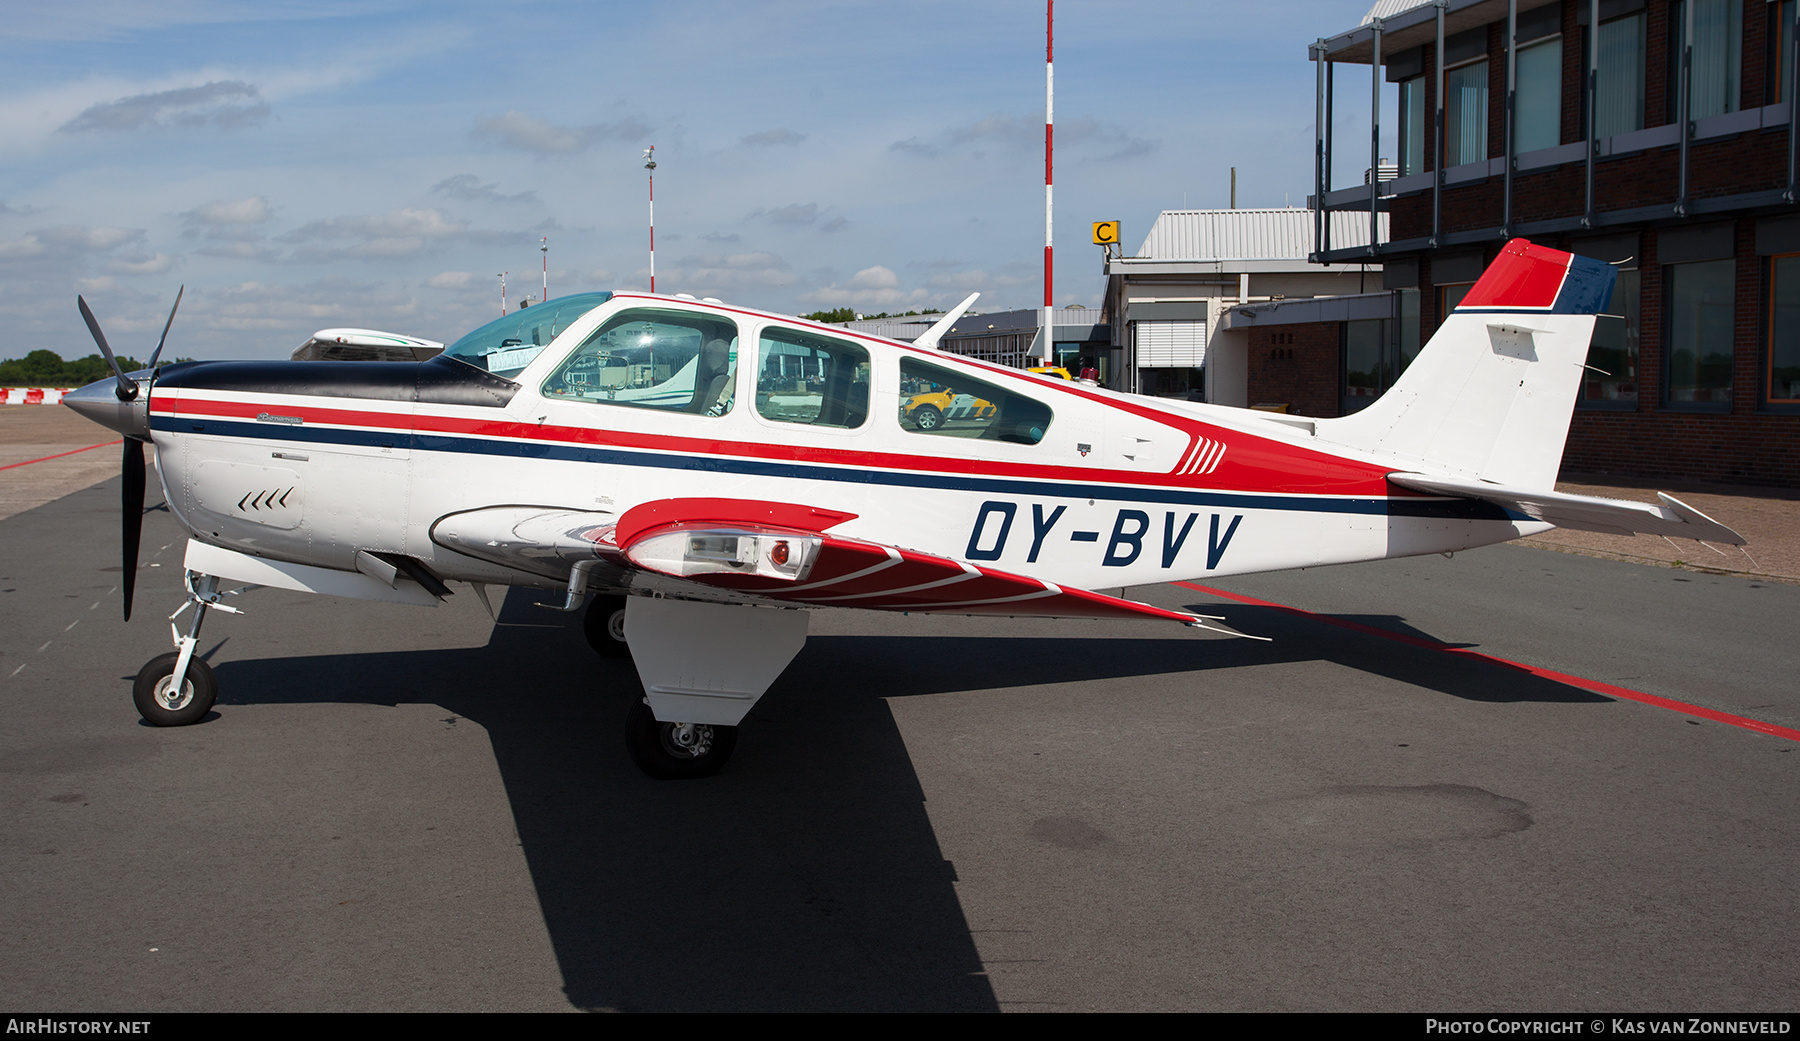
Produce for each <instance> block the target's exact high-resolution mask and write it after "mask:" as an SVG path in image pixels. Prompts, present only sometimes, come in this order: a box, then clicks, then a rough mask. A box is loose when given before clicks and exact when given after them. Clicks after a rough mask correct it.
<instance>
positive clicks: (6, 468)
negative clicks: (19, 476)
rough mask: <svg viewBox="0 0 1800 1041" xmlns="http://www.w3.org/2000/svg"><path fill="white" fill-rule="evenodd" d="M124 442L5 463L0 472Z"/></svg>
mask: <svg viewBox="0 0 1800 1041" xmlns="http://www.w3.org/2000/svg"><path fill="white" fill-rule="evenodd" d="M124 440H125V439H124V438H122V437H121V438H119V440H118V441H102V442H100V443H99V444H97V445H89V446H87V447H86V448H71V449H69V450H68V451H67V452H58V453H56V454H55V455H47V456H45V457H43V458H42V459H27V460H25V461H24V462H22V463H7V464H6V465H5V466H0V470H11V469H12V468H13V467H15V466H30V465H31V464H32V463H47V462H49V461H50V460H52V459H61V458H62V457H63V456H65V455H74V454H75V453H76V452H91V451H93V450H94V449H96V448H105V447H106V446H107V445H116V444H118V443H119V442H121V441H124Z"/></svg>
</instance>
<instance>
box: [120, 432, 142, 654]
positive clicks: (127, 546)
mask: <svg viewBox="0 0 1800 1041" xmlns="http://www.w3.org/2000/svg"><path fill="white" fill-rule="evenodd" d="M120 471H121V473H120V476H121V477H123V478H124V480H123V481H122V482H121V483H120V485H119V513H120V520H121V522H122V523H121V524H120V531H119V551H120V555H119V564H120V566H121V567H122V569H123V574H124V582H123V583H121V586H120V588H121V589H122V590H123V591H124V593H125V620H126V621H127V622H129V621H131V594H132V593H133V591H135V590H136V589H137V567H138V542H139V540H140V538H141V537H142V535H143V531H144V443H143V442H142V441H138V440H134V439H132V438H129V437H128V438H126V439H125V457H124V459H123V460H122V461H121V462H120Z"/></svg>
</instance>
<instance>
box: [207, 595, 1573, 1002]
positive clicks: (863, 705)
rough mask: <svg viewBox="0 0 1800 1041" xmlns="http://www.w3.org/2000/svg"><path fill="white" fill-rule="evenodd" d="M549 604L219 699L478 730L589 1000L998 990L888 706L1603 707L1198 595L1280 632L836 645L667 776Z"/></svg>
mask: <svg viewBox="0 0 1800 1041" xmlns="http://www.w3.org/2000/svg"><path fill="white" fill-rule="evenodd" d="M540 597H541V594H539V593H536V592H535V591H531V590H522V589H521V590H514V591H512V593H511V594H510V595H509V596H508V597H507V599H506V601H505V605H504V607H503V608H502V611H501V617H500V621H499V623H498V624H496V625H495V627H494V630H493V634H492V636H491V638H490V640H489V643H488V645H487V646H486V647H480V648H468V649H463V650H449V651H445V650H433V651H402V652H382V653H370V654H355V655H340V656H332V657H319V658H310V659H306V661H305V664H304V666H303V667H298V668H297V667H296V662H295V659H292V658H271V659H263V660H249V661H229V662H225V663H222V664H220V665H218V672H219V677H220V681H221V687H222V689H223V691H224V694H223V696H222V697H221V701H220V704H221V705H222V706H224V707H227V708H229V706H231V705H246V704H277V703H285V704H297V703H309V702H317V701H322V700H329V701H336V702H344V701H348V702H361V703H370V704H397V703H402V702H430V703H433V704H438V705H442V706H443V707H444V708H445V709H446V710H448V711H450V712H452V713H455V714H457V715H459V716H462V717H464V718H467V719H469V720H471V721H473V722H476V723H479V724H480V725H481V726H483V727H484V728H485V729H486V730H487V732H488V734H489V736H490V739H491V741H492V743H493V748H494V754H495V758H496V762H497V764H498V766H499V769H500V772H501V775H502V777H503V778H504V781H505V784H506V789H507V793H508V798H509V801H510V803H511V808H512V812H513V815H514V819H515V821H516V824H517V827H518V831H519V836H520V839H521V840H522V846H523V850H524V853H525V856H526V860H527V863H528V865H529V867H530V870H531V872H532V877H533V880H534V883H535V885H536V888H537V891H538V898H539V901H540V904H541V906H542V907H543V910H544V917H545V921H546V923H547V925H548V929H549V934H550V937H551V940H552V942H553V944H554V946H555V952H556V956H557V958H558V960H559V964H560V967H561V969H562V973H563V977H564V987H565V991H566V993H567V994H568V997H569V999H570V1001H571V1002H572V1003H574V1004H575V1005H576V1006H577V1007H581V1008H619V1009H758V1008H769V1009H776V1008H781V1009H820V1010H827V1009H919V1010H925V1009H943V1010H951V1009H971V1010H972V1009H994V1008H996V1007H997V1003H996V1000H995V997H994V994H993V991H992V989H991V988H990V987H989V985H988V982H987V980H986V978H985V976H984V975H983V968H982V964H981V960H980V957H979V954H978V952H977V950H976V948H975V944H974V941H973V939H972V937H971V934H970V931H969V926H968V923H967V921H966V920H965V918H964V916H963V912H962V908H961V905H960V904H959V902H958V900H957V896H956V892H955V889H954V887H953V886H952V884H951V883H952V882H954V881H955V874H954V868H953V866H952V865H950V864H949V863H947V862H946V861H945V860H944V859H943V856H942V852H941V850H940V848H939V846H938V844H937V840H936V837H935V835H934V833H933V831H932V828H931V824H930V821H929V819H928V817H927V816H926V814H925V810H924V805H923V803H924V792H923V790H922V788H921V786H920V783H919V780H918V777H917V775H916V773H915V772H914V770H913V767H912V763H911V759H910V758H909V756H908V753H907V750H906V747H905V744H904V742H903V740H902V738H901V735H900V731H899V728H898V726H897V725H896V723H895V720H894V717H893V715H892V713H891V712H890V711H889V709H888V707H887V703H886V701H885V700H884V699H886V698H893V697H907V696H916V695H922V694H933V693H945V692H952V691H968V690H981V689H989V688H1002V687H1021V686H1031V685H1037V684H1052V683H1069V682H1079V681H1084V680H1094V679H1107V678H1119V677H1129V676H1141V675H1162V674H1171V673H1182V672H1189V673H1192V672H1204V671H1211V670H1218V669H1232V668H1239V667H1246V666H1252V665H1268V664H1274V663H1282V662H1294V661H1315V660H1329V661H1334V662H1338V663H1340V664H1342V665H1344V666H1345V667H1347V668H1353V669H1360V670H1363V671H1366V672H1370V673H1374V674H1377V675H1381V676H1384V677H1387V678H1390V679H1393V680H1396V681H1399V682H1402V683H1406V684H1410V685H1413V686H1416V687H1421V688H1425V689H1430V690H1434V691H1439V692H1442V693H1445V694H1450V695H1452V696H1455V697H1458V698H1466V699H1471V700H1478V701H1489V702H1514V701H1540V702H1574V701H1602V702H1603V701H1607V700H1609V699H1607V698H1604V697H1601V696H1599V695H1595V694H1591V693H1589V692H1586V691H1581V690H1577V689H1575V688H1571V687H1567V686H1564V685H1562V684H1559V683H1555V682H1553V681H1549V680H1545V679H1541V678H1538V677H1536V676H1533V675H1531V674H1529V673H1525V672H1522V671H1515V670H1509V669H1506V668H1502V667H1497V666H1496V665H1494V664H1492V663H1489V662H1485V661H1479V660H1470V659H1467V658H1460V657H1458V656H1455V655H1449V654H1443V653H1441V652H1438V651H1435V650H1430V649H1426V648H1419V647H1410V646H1405V645H1402V644H1396V643H1393V642H1391V641H1387V640H1382V639H1379V638H1376V637H1372V636H1370V635H1367V634H1364V633H1357V632H1351V631H1346V630H1343V629H1338V628H1335V627H1331V626H1327V625H1321V624H1319V623H1318V622H1316V621H1312V620H1308V619H1305V618H1299V617H1295V616H1293V615H1291V614H1288V613H1286V612H1282V611H1278V610H1274V609H1268V608H1255V607H1246V606H1244V605H1239V604H1232V605H1225V606H1224V607H1223V609H1220V605H1199V606H1200V607H1201V608H1202V609H1208V608H1210V609H1213V610H1214V611H1215V613H1224V614H1228V616H1229V617H1230V619H1231V622H1232V624H1234V625H1237V626H1239V627H1241V628H1242V629H1243V630H1244V631H1247V632H1254V633H1258V634H1261V635H1268V636H1272V637H1274V638H1275V642H1274V643H1272V644H1271V643H1260V642H1253V641H1247V640H1195V639H1192V638H1186V637H1176V638H1172V639H1133V638H1113V639H1104V638H1100V639H1050V638H1021V639H1004V640H1001V641H996V640H995V639H991V638H972V637H916V636H914V637H880V636H875V637H865V636H821V637H815V638H814V639H813V640H811V641H810V642H809V643H808V646H807V649H806V651H805V652H804V653H802V654H801V656H800V657H799V658H798V659H797V660H796V661H795V662H794V664H793V665H792V666H791V667H790V668H789V669H788V672H787V673H786V674H785V675H784V676H783V677H782V679H781V680H779V681H778V683H777V685H776V687H775V688H774V689H773V690H772V691H771V695H772V696H771V697H769V698H768V699H767V700H766V701H765V702H764V703H763V704H762V705H759V706H758V708H757V710H756V711H755V712H754V713H753V714H752V716H751V718H750V721H749V725H750V727H751V728H752V732H753V736H750V737H748V738H747V740H746V741H745V743H744V746H743V747H742V748H741V749H740V750H739V752H738V758H737V762H736V763H734V767H736V768H735V769H733V768H728V769H727V770H726V771H725V773H724V774H722V775H720V776H719V777H716V778H712V779H709V780H705V781H697V782H686V783H670V782H653V781H650V780H647V779H645V778H644V777H642V776H641V775H639V774H638V773H637V771H636V769H635V768H634V767H632V765H631V764H630V762H629V760H628V758H627V757H626V756H625V755H624V736H623V723H624V711H625V707H626V705H627V704H628V703H629V699H630V698H632V697H635V696H637V693H638V691H639V689H640V688H639V687H638V681H637V676H636V674H635V672H634V671H633V670H632V667H631V665H630V663H629V662H628V661H623V662H620V661H605V660H602V659H599V658H597V657H596V656H594V655H593V654H592V652H591V651H589V650H588V649H587V647H586V645H585V644H584V643H583V642H582V638H581V635H580V632H579V625H578V624H577V618H576V617H575V616H553V617H552V618H551V619H550V620H549V621H546V620H545V618H546V612H543V611H542V610H539V609H537V608H534V607H531V606H530V605H531V603H532V602H533V601H535V600H537V599H539V598H540ZM1361 620H1362V621H1365V622H1367V623H1368V624H1373V625H1377V626H1382V627H1386V628H1390V629H1395V628H1397V629H1398V631H1402V632H1409V630H1407V629H1406V627H1405V626H1404V624H1403V623H1400V622H1399V621H1398V620H1397V619H1395V618H1392V617H1380V618H1373V619H1361ZM996 642H1001V643H1004V645H1005V647H1004V650H1005V653H1000V654H997V653H995V651H996ZM920 661H929V662H931V667H930V668H920V667H918V663H919V662H920ZM846 677H851V678H852V679H851V680H850V681H848V682H847V681H846ZM321 691H326V692H329V693H328V694H321V693H320V692H321ZM365 694H366V696H364V695H365ZM759 760H760V761H762V762H765V763H767V762H775V763H779V764H780V768H779V769H756V768H753V767H752V764H754V763H755V762H757V761H759ZM746 767H751V768H746Z"/></svg>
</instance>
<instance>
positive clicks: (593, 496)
mask: <svg viewBox="0 0 1800 1041" xmlns="http://www.w3.org/2000/svg"><path fill="white" fill-rule="evenodd" d="M555 304H556V301H551V302H550V305H539V307H540V308H543V307H546V306H554V305H555ZM572 309H573V308H571V310H572ZM534 310H536V309H535V308H534ZM546 321H548V319H546ZM497 324H498V323H497ZM545 329H546V330H548V331H547V332H544V333H542V334H541V336H540V338H541V339H543V340H545V341H546V342H543V343H541V344H540V343H529V342H521V338H518V337H515V338H509V339H505V340H503V341H501V342H500V343H499V345H497V346H493V345H490V346H488V347H482V346H480V345H477V346H476V347H474V348H469V349H466V350H465V351H464V353H463V354H462V356H461V360H459V358H458V356H457V349H458V347H459V346H460V345H462V343H463V341H459V342H458V344H457V345H452V348H451V349H450V350H449V351H447V352H446V354H445V355H444V356H441V357H439V358H436V359H433V360H431V361H428V362H423V363H378V362H362V363H323V362H212V363H200V364H194V365H186V366H181V367H179V368H172V369H171V370H169V371H168V372H166V373H164V374H163V375H161V376H160V377H159V378H158V380H157V382H156V383H155V385H154V387H153V389H152V391H151V394H150V401H149V427H150V433H151V438H152V441H153V443H154V445H155V459H156V465H157V471H158V473H159V475H160V477H161V480H162V484H163V489H164V492H165V495H166V497H167V500H168V502H169V506H170V508H171V510H172V511H173V512H174V513H175V515H176V516H177V517H178V518H179V519H180V521H181V522H182V523H183V524H184V525H185V526H186V527H187V528H188V529H189V530H190V531H192V532H193V533H194V535H195V536H196V537H197V538H199V539H200V540H202V541H205V542H209V543H213V544H216V545H220V546H224V547H227V548H230V549H234V550H238V551H241V552H244V553H249V554H252V555H256V556H262V557H266V558H270V559H275V560H282V561H288V562H292V563H300V564H310V565H315V566H322V567H329V568H337V569H342V570H354V569H355V567H356V563H355V561H356V556H357V553H358V552H359V551H365V550H366V551H369V552H373V553H386V554H399V555H403V556H408V557H412V558H415V559H418V560H420V561H423V562H424V563H425V564H426V565H427V566H428V567H429V568H430V569H431V570H432V571H433V572H434V573H435V574H436V575H438V576H439V577H441V578H444V579H460V580H466V581H473V582H490V583H517V584H536V585H545V586H550V585H559V584H561V579H559V578H557V577H555V576H551V575H546V574H542V573H530V572H524V571H518V570H514V569H511V568H506V567H503V566H500V565H499V564H496V563H493V562H490V561H484V560H480V559H476V558H473V557H470V556H467V555H465V554H462V553H458V552H455V551H453V550H451V549H449V548H446V547H445V546H443V545H440V544H438V543H437V542H435V541H433V538H432V527H433V525H434V524H435V523H436V522H437V521H438V520H439V519H440V518H443V517H445V516H447V515H451V514H456V513H460V512H464V511H469V510H476V509H483V508H488V507H494V506H501V505H522V506H543V507H549V508H555V509H565V510H574V511H582V512H589V513H596V514H608V515H613V516H617V515H620V514H623V513H624V512H625V511H626V510H628V509H630V508H632V507H633V506H637V505H640V504H643V503H647V502H652V501H656V500H663V499H672V498H724V499H748V500H761V501H769V502H785V503H795V504H802V505H806V506H812V507H817V508H820V509H827V510H832V511H838V512H841V513H846V514H853V515H854V519H852V520H849V521H846V522H844V523H842V524H841V525H839V526H838V527H836V528H834V529H833V531H834V533H836V534H841V535H845V536H849V537H853V538H862V539H868V540H870V541H873V542H879V543H883V544H887V545H894V546H900V547H906V548H911V549H917V550H920V551H923V552H927V553H933V554H937V555H941V556H945V557H950V558H955V559H959V560H968V561H972V562H977V563H979V564H981V565H982V566H985V567H991V568H995V569H999V570H1004V571H1009V572H1015V573H1019V574H1026V575H1031V576H1034V577H1037V578H1040V579H1043V580H1046V581H1051V582H1056V583H1061V584H1068V585H1075V586H1080V587H1084V588H1109V587H1120V586H1132V585H1142V584H1150V583H1156V582H1166V581H1172V580H1178V579H1190V580H1191V579H1199V578H1205V577H1208V576H1220V575H1228V574H1238V573H1245V572H1255V571H1268V570H1277V569H1283V568H1294V567H1308V566H1314V565H1322V564H1335V563H1345V562H1350V561H1357V560H1370V559H1379V558H1383V557H1390V556H1405V555H1410V554H1419V553H1431V552H1445V551H1451V550H1458V549H1463V548H1467V547H1471V546H1477V545H1484V544H1488V543H1493V542H1499V541H1505V540H1507V539H1512V538H1516V537H1518V536H1520V535H1523V534H1530V533H1532V532H1534V531H1538V530H1542V529H1543V528H1544V527H1546V525H1543V524H1541V523H1537V522H1533V521H1531V520H1529V519H1523V518H1520V517H1516V516H1514V517H1509V516H1508V515H1507V513H1506V512H1505V511H1503V510H1500V509H1498V508H1496V507H1493V506H1489V505H1487V504H1484V503H1479V502H1473V501H1468V500H1461V499H1441V498H1432V497H1427V496H1421V495H1417V494H1413V493H1408V492H1405V491H1404V490H1402V489H1398V488H1396V487H1393V486H1391V485H1390V484H1389V483H1388V481H1387V480H1386V475H1387V474H1388V473H1390V472H1393V471H1394V470H1396V469H1397V467H1396V466H1395V465H1393V464H1391V463H1384V462H1383V460H1382V459H1380V458H1379V457H1377V456H1374V455H1370V454H1367V453H1361V452H1356V451H1351V450H1345V449H1342V448H1338V447H1333V446H1327V445H1324V444H1321V443H1317V442H1314V441H1313V439H1312V438H1311V437H1310V436H1309V435H1308V434H1307V433H1306V432H1305V431H1304V430H1303V429H1299V428H1296V427H1292V426H1287V425H1283V424H1280V423H1277V422H1272V421H1268V420H1264V419H1262V418H1261V417H1260V416H1259V415H1258V414H1256V413H1247V412H1243V411H1242V410H1233V409H1224V408H1214V407H1209V406H1187V405H1180V406H1176V405H1164V404H1161V403H1159V402H1157V401H1155V400H1154V399H1147V398H1139V397H1132V396H1126V395H1119V394H1113V393H1110V392H1106V391H1102V390H1098V389H1095V388H1091V387H1087V386H1083V385H1080V384H1075V383H1070V382H1068V381H1064V380H1054V379H1048V378H1045V377H1040V376H1033V375H1030V374H1027V373H1023V372H1019V371H1018V370H1011V369H1005V368H1001V367H998V366H993V365H988V364H985V363H981V362H977V361H973V360H970V359H966V358H961V357H958V356H956V355H951V354H947V353H944V352H940V351H935V350H927V349H920V348H915V347H912V346H910V345H906V344H901V343H897V342H894V341H889V340H882V339H879V338H874V337H866V336H860V335H858V334H855V333H849V332H846V331H844V330H842V329H839V328H835V327H830V326H821V325H816V324H814V323H810V322H806V321H804V320H800V319H795V318H789V317H783V316H779V315H773V314H766V313H762V312H756V311H751V310H746V309H740V308H734V307H728V306H723V305H714V304H711V303H701V302H696V301H689V300H683V299H675V298H669V297H662V296H651V295H643V294H618V295H614V296H611V297H610V298H607V299H604V300H603V302H600V303H598V304H597V305H595V306H592V307H591V308H589V309H587V310H586V311H585V312H584V313H581V314H580V315H579V316H578V317H573V318H569V319H567V320H566V321H565V320H564V319H561V318H559V319H557V320H556V321H555V322H553V323H551V324H549V325H547V326H546V327H545ZM474 335H475V334H471V336H474ZM657 336H660V337H662V339H660V340H656V339H654V338H655V337H657ZM634 337H636V339H633V338H634ZM465 339H467V338H465ZM639 344H647V345H649V346H648V348H644V347H640V346H639ZM683 344H686V346H683ZM658 350H660V351H661V352H662V353H661V357H660V358H659V357H658V355H657V352H658ZM480 351H485V352H486V353H478V352H480ZM514 364H518V365H521V366H522V367H520V368H516V369H515V368H513V366H514ZM484 370H491V371H484ZM922 388H924V389H930V390H931V391H932V392H933V393H948V392H955V393H961V394H966V395H971V396H973V397H975V398H977V399H979V400H982V401H985V402H990V403H992V404H993V405H994V407H993V408H992V409H989V410H987V411H986V412H981V411H980V410H970V412H969V413H968V415H969V418H958V419H950V420H945V421H939V420H937V419H933V420H932V421H931V422H932V423H933V424H934V425H932V426H930V427H929V428H927V426H926V425H925V424H922V423H920V422H919V421H918V419H917V418H916V417H914V418H909V417H908V409H907V408H906V404H907V402H908V401H909V400H911V399H913V398H916V397H917V396H918V395H919V394H920V393H921V392H922ZM996 397H997V398H999V399H1000V400H999V401H997V402H994V401H992V400H991V399H993V398H996ZM913 411H914V412H915V413H916V411H917V410H916V408H915V409H914V410H913ZM565 574H566V573H565Z"/></svg>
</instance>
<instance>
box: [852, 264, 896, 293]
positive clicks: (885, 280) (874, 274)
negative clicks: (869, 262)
mask: <svg viewBox="0 0 1800 1041" xmlns="http://www.w3.org/2000/svg"><path fill="white" fill-rule="evenodd" d="M899 284H900V276H899V275H896V274H894V273H893V272H892V271H890V270H888V269H887V268H884V267H882V266H881V265H880V264H877V265H875V266H874V267H866V268H863V269H862V270H861V271H858V272H857V273H856V274H855V276H854V277H852V278H851V279H850V286H849V288H851V289H892V288H894V287H895V286H897V285H899Z"/></svg>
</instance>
